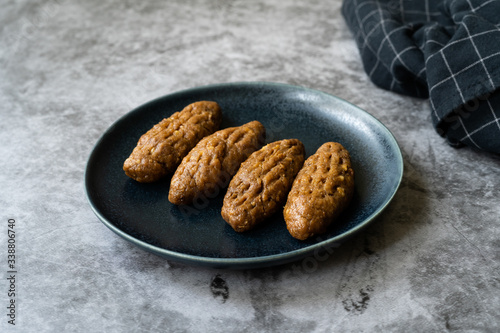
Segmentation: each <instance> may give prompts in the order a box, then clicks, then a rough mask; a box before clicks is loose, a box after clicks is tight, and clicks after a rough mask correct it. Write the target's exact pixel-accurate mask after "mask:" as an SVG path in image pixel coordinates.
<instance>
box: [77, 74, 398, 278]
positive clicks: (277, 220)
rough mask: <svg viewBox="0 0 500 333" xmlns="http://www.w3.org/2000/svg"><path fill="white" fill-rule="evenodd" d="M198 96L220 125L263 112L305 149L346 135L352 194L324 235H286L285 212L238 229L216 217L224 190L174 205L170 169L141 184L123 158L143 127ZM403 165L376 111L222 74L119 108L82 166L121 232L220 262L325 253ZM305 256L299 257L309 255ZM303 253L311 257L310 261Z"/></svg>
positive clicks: (168, 251) (178, 253)
mask: <svg viewBox="0 0 500 333" xmlns="http://www.w3.org/2000/svg"><path fill="white" fill-rule="evenodd" d="M200 100H213V101H216V102H218V103H219V105H220V106H221V108H222V112H223V122H222V125H221V128H225V127H231V126H239V125H242V124H244V123H247V122H249V121H252V120H259V121H260V122H261V123H262V124H263V125H264V126H265V127H266V130H267V141H268V142H272V141H276V140H280V139H286V138H297V139H299V140H301V141H302V142H303V143H304V145H305V147H306V154H307V156H309V155H311V154H313V153H314V152H315V151H316V149H317V148H319V146H321V145H322V144H323V143H324V142H327V141H336V142H340V143H341V144H342V145H344V147H345V148H347V149H348V150H349V152H350V153H351V159H352V164H353V168H354V171H355V184H356V185H355V196H354V198H353V201H352V202H351V205H350V206H349V208H348V210H347V211H345V212H344V213H343V214H342V216H341V218H340V219H339V221H338V223H336V224H335V225H333V226H332V227H331V228H330V229H329V232H328V233H327V234H325V235H323V236H321V237H315V238H313V239H310V240H308V241H299V240H296V239H294V238H292V237H291V236H290V234H289V233H288V231H287V229H286V226H285V222H284V220H283V215H282V212H278V213H277V214H275V215H274V216H273V217H272V218H271V219H269V221H268V222H267V223H266V224H265V225H262V226H260V227H258V228H256V229H255V230H253V231H250V232H247V233H242V234H239V233H236V232H234V231H233V229H232V228H231V227H230V226H229V225H228V224H227V223H226V222H225V221H224V220H223V219H222V217H221V215H220V210H221V207H222V199H223V196H224V191H221V193H220V194H219V195H218V196H216V197H214V198H212V199H211V200H206V201H200V202H198V203H197V204H196V205H194V206H191V207H184V208H179V207H177V206H174V205H172V204H170V202H169V201H168V199H167V197H168V189H169V181H170V179H165V180H164V181H162V182H159V183H154V184H140V183H137V182H135V181H133V180H131V179H129V178H128V177H127V176H125V174H124V172H123V170H122V165H123V161H124V160H125V159H126V158H127V157H128V156H129V154H130V153H131V151H132V149H133V148H134V147H135V145H136V143H137V140H138V139H139V137H140V136H141V135H142V134H143V133H145V132H146V131H147V130H149V129H150V128H151V127H152V126H153V125H155V124H156V123H158V122H159V121H160V120H161V119H163V118H166V117H168V116H170V115H171V114H172V113H173V112H175V111H178V110H181V109H182V108H184V106H186V105H188V104H190V103H193V102H195V101H200ZM402 175H403V160H402V156H401V151H400V149H399V147H398V144H397V142H396V140H395V139H394V137H393V135H392V134H391V133H390V132H389V130H388V129H387V128H386V127H385V126H384V125H382V124H381V123H380V122H379V121H378V120H377V119H375V118H374V117H373V116H371V115H370V114H368V113H367V112H365V111H363V110H361V109H359V108H358V107H356V106H354V105H352V104H350V103H348V102H346V101H344V100H342V99H339V98H337V97H335V96H332V95H328V94H326V93H323V92H320V91H316V90H311V89H306V88H302V87H297V86H290V85H284V84H275V83H264V82H255V83H228V84H217V85H210V86H204V87H199V88H193V89H188V90H184V91H180V92H176V93H173V94H170V95H167V96H164V97H160V98H158V99H155V100H153V101H151V102H148V103H146V104H144V105H142V106H139V107H138V108H136V109H135V110H133V111H131V112H130V113H128V114H126V115H125V116H123V117H122V118H121V119H119V120H118V121H117V122H116V123H115V124H114V125H112V126H111V127H110V128H109V129H108V130H107V131H106V132H105V133H104V134H103V136H102V137H101V138H100V139H99V141H98V142H97V144H96V146H95V147H94V150H93V151H92V153H91V155H90V157H89V160H88V164H87V169H86V173H85V187H86V191H87V196H88V200H89V202H90V206H91V207H92V209H93V210H94V212H95V214H96V215H97V217H98V218H99V219H100V220H101V221H102V222H103V223H104V224H105V225H106V226H107V227H108V228H110V229H111V230H112V231H114V232H115V233H117V234H118V235H119V236H121V237H123V238H125V239H126V240H128V241H130V242H132V243H133V244H135V245H137V246H139V247H141V248H142V249H144V250H147V251H150V252H153V253H155V254H157V255H160V256H163V257H165V258H167V259H170V260H174V261H179V262H183V263H187V264H191V265H201V266H211V267H217V268H238V269H241V268H257V267H265V266H272V265H279V264H284V263H287V262H291V261H295V260H299V259H302V258H304V260H305V261H306V259H305V258H306V257H308V256H309V259H310V260H309V261H310V263H309V265H311V264H314V260H322V259H324V258H326V257H327V256H328V254H329V253H331V252H332V251H333V250H332V248H334V247H337V246H338V245H339V244H340V243H341V242H343V241H346V240H347V239H348V238H349V237H350V236H352V235H353V234H354V233H356V232H358V231H360V230H361V229H362V228H363V227H365V226H367V225H368V224H369V223H370V222H372V221H373V220H374V219H375V218H376V217H377V216H378V215H379V214H380V213H381V212H382V211H383V210H384V208H385V207H386V206H387V205H388V204H389V202H390V201H391V199H392V198H393V196H394V194H395V193H396V191H397V189H398V187H399V184H400V182H401V178H402ZM305 261H304V262H305ZM309 261H308V262H309Z"/></svg>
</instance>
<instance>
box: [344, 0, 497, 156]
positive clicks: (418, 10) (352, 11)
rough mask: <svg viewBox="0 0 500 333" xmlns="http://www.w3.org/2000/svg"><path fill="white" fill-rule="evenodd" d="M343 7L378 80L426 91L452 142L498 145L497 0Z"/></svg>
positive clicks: (395, 0)
mask: <svg viewBox="0 0 500 333" xmlns="http://www.w3.org/2000/svg"><path fill="white" fill-rule="evenodd" d="M342 13H343V15H344V17H345V19H346V22H347V24H348V26H349V27H350V28H351V30H352V32H353V34H354V37H355V39H356V43H357V45H358V47H359V51H360V54H361V58H362V61H363V65H364V68H365V71H366V72H367V74H368V75H369V77H370V78H371V80H372V81H373V82H374V83H375V84H376V85H378V86H380V87H382V88H385V89H389V90H392V91H395V92H398V93H401V94H405V95H410V96H414V97H421V98H429V101H430V107H431V114H432V121H433V124H434V126H435V128H436V130H437V131H438V133H439V134H441V135H443V136H445V137H446V138H448V141H449V142H450V144H452V145H454V146H462V145H468V146H471V147H475V148H479V149H482V150H486V151H490V152H494V153H500V89H499V88H500V0H344V3H343V7H342ZM403 111H404V110H403Z"/></svg>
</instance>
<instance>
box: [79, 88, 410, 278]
mask: <svg viewBox="0 0 500 333" xmlns="http://www.w3.org/2000/svg"><path fill="white" fill-rule="evenodd" d="M243 85H247V86H252V87H259V86H260V87H265V86H271V87H273V86H274V87H280V88H286V89H296V90H302V91H308V92H311V93H314V94H320V95H326V96H327V97H328V98H333V99H336V100H339V101H340V102H341V103H344V104H347V105H349V106H350V107H353V108H355V109H357V110H358V111H360V112H362V113H365V114H366V116H368V117H369V118H371V120H372V121H374V122H375V123H376V124H377V125H378V126H380V127H381V128H382V130H383V131H385V132H386V134H387V135H385V138H386V139H389V140H388V141H390V143H391V144H390V146H391V147H395V148H396V149H392V150H391V151H392V152H393V153H394V156H395V157H396V159H397V164H398V165H399V170H400V172H399V174H397V175H395V180H396V182H395V186H394V190H393V192H392V193H391V195H390V196H388V197H386V198H385V202H384V203H383V204H382V205H380V206H378V207H377V209H376V210H375V211H373V212H372V214H370V215H369V216H368V217H366V218H365V220H364V221H362V222H361V223H360V224H357V225H356V226H354V227H353V228H350V229H349V230H347V231H346V232H344V233H341V234H339V235H337V236H335V237H332V238H328V239H325V240H322V241H319V242H317V243H314V244H310V245H308V246H305V247H303V248H300V249H295V250H291V251H287V252H284V253H278V254H272V255H265V256H255V257H242V258H219V257H207V256H198V255H192V254H186V253H182V252H177V251H173V250H169V249H165V248H161V247H158V246H155V245H152V244H150V243H147V242H145V241H142V240H140V239H138V238H136V237H134V236H132V235H130V234H128V233H127V232H125V231H123V230H121V229H120V228H118V227H117V226H115V225H114V223H112V222H111V221H109V220H108V219H107V218H106V217H105V216H104V215H103V214H102V213H101V212H100V211H99V210H98V209H97V207H96V206H95V204H94V202H93V201H92V199H91V197H90V193H89V182H90V179H89V178H90V176H89V172H90V171H89V165H90V162H91V160H92V158H94V155H95V153H96V151H97V148H98V147H99V145H100V144H101V143H102V142H103V141H104V139H105V138H106V137H107V136H108V135H109V134H110V133H111V132H112V131H113V130H114V129H115V127H116V126H117V125H118V124H119V123H121V122H122V121H123V119H125V118H126V117H128V116H130V115H131V114H132V113H135V112H137V110H138V109H142V108H144V107H146V106H147V105H149V104H153V103H156V102H157V101H159V100H161V99H163V98H166V97H168V96H174V95H178V94H185V93H190V92H195V91H201V90H209V89H215V88H217V89H219V88H231V87H235V86H243ZM403 173H404V161H403V156H402V152H401V148H400V146H399V143H398V141H397V139H396V138H395V137H394V134H393V133H392V132H391V131H390V130H389V128H388V127H387V126H386V125H385V124H384V123H382V122H381V121H380V120H378V119H377V118H376V117H375V116H373V115H372V114H370V113H369V112H368V111H366V110H364V109H362V108H360V107H359V106H357V105H355V104H353V103H351V102H349V101H347V100H345V99H343V98H340V97H338V96H336V95H333V94H330V93H327V92H324V91H321V90H317V89H314V88H308V87H304V86H299V85H294V84H287V83H279V82H268V81H237V82H226V83H214V84H207V85H201V86H196V87H192V88H187V89H181V90H177V91H173V92H171V93H168V94H165V95H162V96H159V97H156V98H154V99H151V100H149V101H146V102H145V103H142V104H140V105H138V106H136V107H134V108H133V109H131V110H130V111H128V112H126V113H125V114H123V115H121V116H120V117H119V118H118V119H116V120H115V121H114V122H113V123H112V124H111V125H110V126H109V127H108V128H107V129H106V130H105V131H104V132H103V133H102V134H101V135H100V137H99V138H98V140H97V141H96V143H95V144H94V146H93V147H92V149H91V151H90V153H89V154H88V157H87V160H86V165H85V171H84V175H83V176H84V188H85V194H86V198H87V202H88V204H89V205H90V207H91V209H92V211H93V212H94V214H95V215H96V216H97V218H98V219H99V220H100V222H101V223H103V224H104V225H105V226H106V227H107V228H109V229H110V230H111V231H113V232H114V233H115V234H117V235H118V236H120V237H122V238H123V239H125V240H127V241H128V242H131V243H133V244H134V245H136V246H138V247H140V248H142V249H143V250H146V251H148V252H151V253H153V254H156V255H158V256H161V257H164V258H166V259H167V260H173V261H176V262H182V263H185V264H188V265H190V266H208V267H213V268H230V269H253V268H264V267H269V266H277V265H283V264H286V263H290V262H293V261H296V260H300V259H301V258H304V257H305V256H307V255H308V254H310V253H313V252H314V251H317V250H318V249H319V250H321V249H327V248H332V247H338V246H340V244H342V242H341V241H340V240H344V241H345V240H347V239H348V238H350V237H352V236H353V235H355V234H357V233H358V232H359V231H361V230H362V229H364V228H366V227H367V226H368V225H370V224H371V223H372V222H373V221H374V220H375V219H376V218H377V217H378V216H379V215H381V214H382V212H383V211H384V210H385V209H386V208H387V206H388V205H389V204H390V203H391V202H392V200H393V199H394V196H395V195H396V193H397V192H398V190H399V188H400V186H401V182H402V178H403Z"/></svg>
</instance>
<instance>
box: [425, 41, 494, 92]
mask: <svg viewBox="0 0 500 333" xmlns="http://www.w3.org/2000/svg"><path fill="white" fill-rule="evenodd" d="M442 52H443V50H441V51H440V52H439V54H441V53H442ZM496 56H500V52H497V53H493V54H490V55H489V56H487V57H484V58H481V60H478V61H476V62H473V63H472V64H470V65H469V66H467V67H464V68H462V69H461V70H459V71H458V72H456V73H454V75H459V74H462V73H463V72H465V71H467V70H469V69H471V68H472V67H475V66H476V65H478V64H479V63H481V62H482V61H484V60H488V59H490V58H493V57H496ZM443 57H444V55H443ZM450 73H452V72H451V69H450ZM452 74H453V73H452ZM451 79H452V77H451V76H449V77H447V78H445V79H443V80H441V81H440V82H438V83H436V84H434V85H433V86H432V87H431V88H430V89H429V92H432V91H433V90H434V89H435V88H436V87H438V86H440V85H441V84H443V83H445V82H447V81H449V80H451Z"/></svg>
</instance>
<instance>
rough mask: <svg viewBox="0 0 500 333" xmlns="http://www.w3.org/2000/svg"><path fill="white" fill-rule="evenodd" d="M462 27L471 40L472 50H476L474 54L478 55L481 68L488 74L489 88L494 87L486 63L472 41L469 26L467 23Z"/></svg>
mask: <svg viewBox="0 0 500 333" xmlns="http://www.w3.org/2000/svg"><path fill="white" fill-rule="evenodd" d="M464 28H465V30H466V31H467V35H468V36H469V39H470V42H471V44H472V46H473V47H474V51H476V54H477V56H478V57H479V61H481V65H482V66H483V69H484V71H485V72H486V75H487V76H488V80H489V82H490V85H491V88H493V89H495V84H494V83H493V79H492V78H491V74H490V72H489V71H488V68H486V65H485V64H484V60H483V58H482V57H481V54H480V53H479V50H478V49H477V46H476V43H475V42H474V38H472V37H471V35H470V31H469V28H467V25H464Z"/></svg>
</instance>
